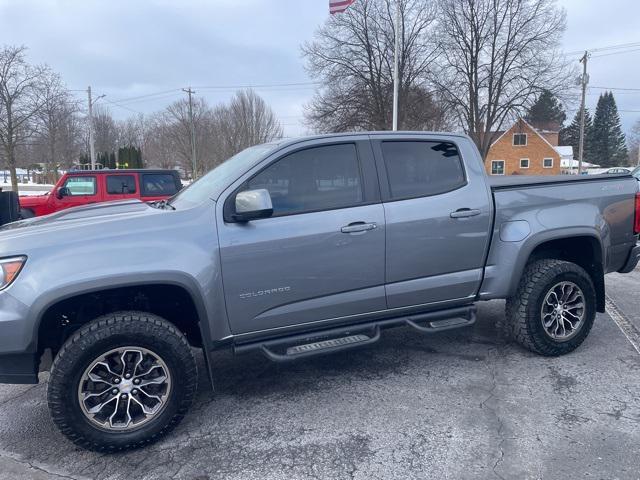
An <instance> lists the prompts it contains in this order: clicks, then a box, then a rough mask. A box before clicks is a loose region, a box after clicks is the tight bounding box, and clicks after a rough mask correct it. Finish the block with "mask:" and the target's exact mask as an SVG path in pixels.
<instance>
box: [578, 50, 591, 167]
mask: <svg viewBox="0 0 640 480" xmlns="http://www.w3.org/2000/svg"><path fill="white" fill-rule="evenodd" d="M588 58H589V52H587V51H586V50H585V52H584V55H583V56H582V58H581V59H580V63H582V77H581V78H580V83H581V84H582V101H581V102H580V109H581V111H580V143H579V147H578V175H582V159H583V157H584V119H585V96H586V94H587V84H588V83H589V75H588V74H587V59H588Z"/></svg>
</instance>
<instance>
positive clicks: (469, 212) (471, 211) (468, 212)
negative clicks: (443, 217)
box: [449, 208, 482, 218]
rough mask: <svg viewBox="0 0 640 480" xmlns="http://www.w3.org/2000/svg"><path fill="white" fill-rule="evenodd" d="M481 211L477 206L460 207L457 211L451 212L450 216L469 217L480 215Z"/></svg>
mask: <svg viewBox="0 0 640 480" xmlns="http://www.w3.org/2000/svg"><path fill="white" fill-rule="evenodd" d="M480 213H482V212H480V210H478V209H477V208H459V209H458V210H456V211H455V212H451V214H449V216H450V217H451V218H468V217H475V216H476V215H480Z"/></svg>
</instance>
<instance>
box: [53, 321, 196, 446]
mask: <svg viewBox="0 0 640 480" xmlns="http://www.w3.org/2000/svg"><path fill="white" fill-rule="evenodd" d="M197 379H198V375H197V367H196V362H195V359H194V357H193V354H192V352H191V349H190V347H189V344H188V343H187V340H186V338H185V336H184V335H183V334H182V333H180V332H179V331H178V330H177V329H176V327H175V326H174V325H172V324H171V323H169V322H167V321H165V320H163V319H162V318H160V317H157V316H155V315H151V314H148V313H142V312H121V313H115V314H110V315H107V316H104V317H100V318H98V319H96V320H94V321H92V322H90V323H89V324H87V325H85V326H84V327H82V328H81V329H80V330H78V331H77V332H76V333H74V334H73V335H72V336H71V338H69V339H68V340H67V342H66V343H65V344H64V345H63V346H62V348H61V350H60V352H59V353H58V355H57V356H56V358H55V360H54V362H53V365H52V367H51V377H50V380H49V387H48V391H47V399H48V403H49V410H50V412H51V416H52V418H53V421H54V423H55V424H56V425H57V426H58V428H59V429H60V431H61V432H62V433H63V434H64V435H66V436H67V437H68V438H69V439H70V440H71V441H73V442H74V443H75V444H77V445H79V446H81V447H83V448H88V449H91V450H96V451H107V452H112V451H118V450H125V449H129V448H135V447H139V446H142V445H146V444H148V443H151V442H153V441H155V440H157V439H158V438H159V437H160V436H162V435H164V434H165V433H166V432H168V431H169V430H170V429H172V428H173V427H175V425H177V424H178V422H179V421H180V420H181V419H182V417H183V416H184V415H185V413H186V412H187V411H188V409H189V407H190V406H191V403H192V401H193V398H194V396H195V392H196V388H197Z"/></svg>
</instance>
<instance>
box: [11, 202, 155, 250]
mask: <svg viewBox="0 0 640 480" xmlns="http://www.w3.org/2000/svg"><path fill="white" fill-rule="evenodd" d="M162 212H167V211H165V210H159V209H156V208H153V207H150V206H149V205H148V204H146V203H144V202H142V201H140V200H138V199H132V200H119V201H114V202H105V203H98V204H92V205H84V206H80V207H75V208H69V209H67V210H61V211H59V212H55V213H52V214H50V215H45V216H43V217H35V218H29V219H27V220H19V221H17V222H12V223H8V224H6V225H4V226H2V227H0V241H4V240H7V239H9V238H15V237H24V236H31V235H43V234H49V233H53V232H57V231H59V230H69V229H86V228H87V227H91V226H95V225H97V224H103V223H110V222H115V221H123V220H125V219H127V218H130V217H135V216H147V215H152V214H158V213H162Z"/></svg>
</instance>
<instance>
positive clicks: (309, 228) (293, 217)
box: [217, 136, 386, 334]
mask: <svg viewBox="0 0 640 480" xmlns="http://www.w3.org/2000/svg"><path fill="white" fill-rule="evenodd" d="M358 138H359V140H358ZM274 157H275V158H271V159H267V160H266V161H265V162H266V165H265V164H263V165H261V166H260V167H258V169H257V171H253V172H251V173H249V174H248V176H247V177H245V178H244V179H241V180H239V181H238V183H237V184H236V185H235V186H234V187H232V188H231V190H232V191H231V192H230V193H229V194H226V193H225V194H224V195H223V197H222V199H221V201H220V202H218V214H217V217H218V236H219V241H220V257H221V263H222V278H223V281H224V294H225V299H226V306H227V312H228V315H229V321H230V324H231V329H232V331H233V333H234V334H239V333H248V332H255V331H261V330H270V329H276V328H278V329H279V328H283V327H293V326H296V325H300V324H308V323H311V322H325V323H326V322H341V321H342V322H344V321H353V319H354V316H358V315H361V314H365V313H368V312H372V311H380V310H384V309H385V308H386V302H385V292H384V229H385V227H384V213H383V209H382V204H381V203H380V199H379V192H378V181H377V176H376V171H375V165H374V161H373V155H372V153H371V145H370V143H369V140H368V138H367V137H366V136H360V137H354V140H346V141H345V140H343V141H339V140H337V139H328V140H324V141H318V140H316V141H312V142H307V143H302V144H296V145H293V146H291V147H288V148H287V150H285V151H281V152H279V153H277V154H274ZM263 188H264V189H267V190H268V191H269V193H270V195H271V199H272V203H273V216H271V217H269V218H263V219H259V220H252V221H250V222H246V223H237V222H234V221H233V216H232V214H233V211H234V210H233V208H234V204H235V195H236V194H237V193H238V192H240V191H243V190H254V189H263ZM225 195H227V196H226V197H225Z"/></svg>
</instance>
